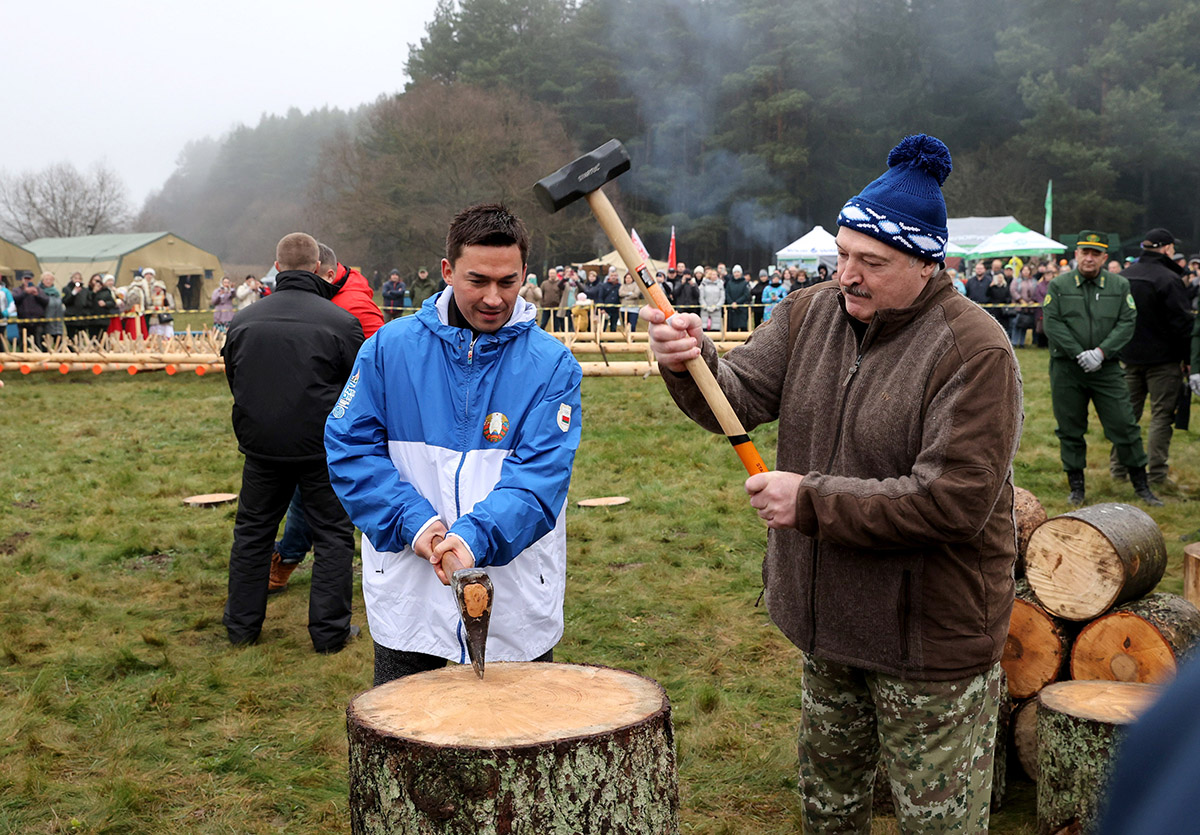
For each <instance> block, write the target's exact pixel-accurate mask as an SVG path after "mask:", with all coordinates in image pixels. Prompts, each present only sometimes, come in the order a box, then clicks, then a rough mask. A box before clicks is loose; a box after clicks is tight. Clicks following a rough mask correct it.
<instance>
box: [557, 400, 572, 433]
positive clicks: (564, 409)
mask: <svg viewBox="0 0 1200 835" xmlns="http://www.w3.org/2000/svg"><path fill="white" fill-rule="evenodd" d="M558 428H559V429H561V430H562V431H563V432H566V431H567V430H568V429H570V428H571V407H570V405H568V404H566V403H560V404H559V406H558Z"/></svg>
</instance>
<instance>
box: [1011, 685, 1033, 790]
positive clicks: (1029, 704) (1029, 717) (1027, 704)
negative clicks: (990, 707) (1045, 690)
mask: <svg viewBox="0 0 1200 835" xmlns="http://www.w3.org/2000/svg"><path fill="white" fill-rule="evenodd" d="M1037 706H1038V700H1037V699H1036V698H1034V699H1026V700H1025V701H1023V702H1021V703H1020V704H1017V705H1014V706H1013V712H1012V754H1013V758H1014V759H1015V760H1016V761H1017V762H1018V763H1020V764H1021V768H1022V770H1024V772H1025V774H1026V775H1028V776H1029V779H1030V780H1032V781H1033V782H1035V783H1036V782H1037V779H1038V768H1037V755H1038V744H1037Z"/></svg>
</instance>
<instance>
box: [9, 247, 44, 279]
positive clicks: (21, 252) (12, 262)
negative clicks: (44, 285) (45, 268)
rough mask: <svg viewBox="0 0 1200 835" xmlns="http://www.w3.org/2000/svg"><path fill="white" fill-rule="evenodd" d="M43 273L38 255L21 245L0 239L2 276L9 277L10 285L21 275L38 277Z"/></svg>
mask: <svg viewBox="0 0 1200 835" xmlns="http://www.w3.org/2000/svg"><path fill="white" fill-rule="evenodd" d="M41 271H42V268H41V267H40V266H38V259H37V256H36V255H34V254H33V253H32V252H30V251H29V250H28V249H26V248H25V247H23V246H21V245H20V244H15V243H13V242H12V241H10V240H7V239H5V238H0V275H3V276H7V277H8V279H9V284H10V285H11V284H12V283H13V281H14V280H15V279H16V277H17V276H18V275H19V274H21V273H32V274H34V275H38V274H39V273H41Z"/></svg>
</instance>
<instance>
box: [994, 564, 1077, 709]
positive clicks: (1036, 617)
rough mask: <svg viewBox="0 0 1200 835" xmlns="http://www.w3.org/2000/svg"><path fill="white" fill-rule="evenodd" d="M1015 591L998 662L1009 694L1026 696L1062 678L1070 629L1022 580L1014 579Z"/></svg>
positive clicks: (1068, 650)
mask: <svg viewBox="0 0 1200 835" xmlns="http://www.w3.org/2000/svg"><path fill="white" fill-rule="evenodd" d="M1016 592H1017V594H1016V599H1015V600H1014V601H1013V611H1012V619H1011V620H1010V621H1009V623H1008V638H1007V640H1005V642H1004V655H1003V656H1002V657H1001V659H1000V664H1001V665H1002V666H1003V667H1004V672H1005V673H1006V674H1007V676H1008V692H1009V695H1011V696H1012V697H1013V698H1014V699H1028V698H1029V697H1031V696H1035V695H1037V692H1038V691H1039V690H1041V689H1042V688H1043V687H1045V686H1046V685H1047V684H1051V683H1053V682H1055V681H1058V680H1059V679H1060V678H1062V674H1063V672H1064V669H1065V668H1066V665H1067V660H1068V659H1069V658H1070V654H1071V653H1070V650H1071V634H1072V632H1074V629H1073V628H1072V627H1071V626H1069V625H1068V623H1067V622H1066V621H1064V620H1062V619H1061V618H1056V617H1054V616H1053V615H1052V614H1050V613H1049V612H1047V611H1046V609H1045V607H1043V606H1042V605H1041V604H1040V603H1038V601H1037V598H1036V597H1035V596H1034V594H1033V591H1032V589H1030V588H1029V583H1028V582H1026V581H1025V580H1018V581H1017V588H1016Z"/></svg>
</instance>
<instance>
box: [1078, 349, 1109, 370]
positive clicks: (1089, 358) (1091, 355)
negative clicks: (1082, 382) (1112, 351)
mask: <svg viewBox="0 0 1200 835" xmlns="http://www.w3.org/2000/svg"><path fill="white" fill-rule="evenodd" d="M1075 360H1076V362H1078V363H1079V367H1080V368H1082V369H1083V370H1084V371H1086V372H1087V373H1089V374H1091V373H1092V372H1093V371H1098V370H1100V366H1101V365H1103V364H1104V352H1103V351H1101V350H1100V349H1099V348H1092V349H1091V350H1090V351H1083V352H1082V353H1080V354H1079V355H1078V356H1077V357H1075Z"/></svg>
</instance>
